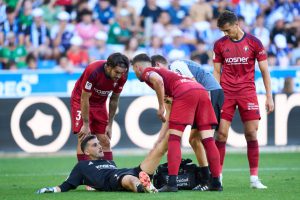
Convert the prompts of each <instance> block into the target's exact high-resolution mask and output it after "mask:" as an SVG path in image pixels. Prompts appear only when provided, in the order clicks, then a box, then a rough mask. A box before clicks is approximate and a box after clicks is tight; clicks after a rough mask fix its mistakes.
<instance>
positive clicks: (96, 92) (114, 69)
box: [71, 53, 129, 161]
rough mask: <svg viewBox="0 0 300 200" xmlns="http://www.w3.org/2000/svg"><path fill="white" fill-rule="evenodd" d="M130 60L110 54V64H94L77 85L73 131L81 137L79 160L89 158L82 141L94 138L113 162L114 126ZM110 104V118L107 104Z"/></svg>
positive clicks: (72, 105) (72, 103) (73, 96)
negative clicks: (85, 137)
mask: <svg viewBox="0 0 300 200" xmlns="http://www.w3.org/2000/svg"><path fill="white" fill-rule="evenodd" d="M128 68H129V60H128V58H127V57H126V56H124V55H122V54H120V53H114V54H111V55H110V56H109V57H108V59H107V61H105V60H99V61H95V62H92V63H91V64H89V65H88V66H87V68H86V69H85V70H84V72H83V74H82V75H81V77H80V78H79V80H78V81H77V82H76V84H75V87H74V90H73V92H72V96H71V115H72V129H73V132H74V133H75V134H77V135H78V145H77V158H78V161H80V160H87V159H88V158H87V157H86V156H85V155H84V154H83V152H82V151H81V149H80V139H79V138H81V137H82V135H83V137H82V138H84V136H86V135H88V134H89V133H92V134H95V135H96V136H97V138H98V139H99V141H100V144H101V146H102V147H103V153H104V158H105V159H106V160H112V159H113V155H112V151H111V148H110V139H111V134H112V123H113V119H114V116H115V113H116V109H117V107H118V103H119V97H120V93H121V91H122V89H123V85H124V84H125V82H126V80H127V74H128ZM110 93H112V95H111V97H110V101H109V114H108V113H107V109H106V100H107V97H108V95H109V94H110Z"/></svg>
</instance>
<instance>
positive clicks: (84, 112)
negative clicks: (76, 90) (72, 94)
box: [79, 90, 92, 137]
mask: <svg viewBox="0 0 300 200" xmlns="http://www.w3.org/2000/svg"><path fill="white" fill-rule="evenodd" d="M91 96H92V93H91V92H86V91H84V90H82V93H81V98H80V109H81V117H82V121H83V125H82V127H81V129H80V132H79V137H84V136H86V135H87V134H89V133H90V126H89V110H90V101H89V100H90V97H91Z"/></svg>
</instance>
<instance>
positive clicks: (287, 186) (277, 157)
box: [0, 152, 300, 200]
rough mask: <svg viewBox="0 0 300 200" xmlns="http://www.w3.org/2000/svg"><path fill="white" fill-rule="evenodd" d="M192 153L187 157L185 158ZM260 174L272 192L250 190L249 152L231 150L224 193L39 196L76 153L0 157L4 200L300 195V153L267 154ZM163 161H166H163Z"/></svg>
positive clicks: (122, 161) (62, 175)
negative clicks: (63, 155) (58, 155)
mask: <svg viewBox="0 0 300 200" xmlns="http://www.w3.org/2000/svg"><path fill="white" fill-rule="evenodd" d="M187 157H189V158H192V159H193V160H194V161H195V157H194V156H193V155H186V154H185V155H183V158H187ZM260 158H261V159H260V178H261V179H262V181H263V183H264V184H266V185H267V186H268V189H267V190H254V189H250V188H249V172H248V162H247V156H246V155H245V154H235V153H229V154H228V155H227V156H226V158H225V166H224V171H223V177H224V178H223V185H224V191H223V192H193V191H180V192H178V193H157V194H135V193H131V192H89V191H85V190H84V187H79V188H78V189H77V190H73V191H70V192H67V193H57V194H41V195H37V194H35V191H36V190H37V189H39V188H42V187H45V186H55V185H58V184H60V183H61V182H62V181H64V180H65V179H66V177H67V175H68V173H69V172H70V170H71V169H72V167H73V166H74V164H75V162H76V160H75V155H74V156H73V157H71V156H66V157H43V158H42V157H33V158H0V200H32V199H41V200H43V199H45V200H51V199H55V200H60V199H61V200H75V199H80V200H89V199H93V200H94V199H99V200H101V199H107V200H113V199H123V200H124V199H130V200H139V199H143V200H148V199H155V200H160V199H171V200H176V199H180V200H183V199H195V200H196V199H203V200H209V199H216V200H235V199H237V200H251V199H253V200H260V199H262V200H266V199H270V200H277V199H278V200H284V199H287V200H293V199H300V153H299V152H296V153H262V154H261V157H260ZM142 159H143V156H115V161H116V163H117V165H118V166H119V167H133V166H137V165H138V164H139V163H140V162H141V161H142ZM164 161H165V160H163V161H162V162H164Z"/></svg>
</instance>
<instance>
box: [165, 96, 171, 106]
mask: <svg viewBox="0 0 300 200" xmlns="http://www.w3.org/2000/svg"><path fill="white" fill-rule="evenodd" d="M164 101H165V103H166V104H172V101H173V98H172V97H168V96H165V98H164Z"/></svg>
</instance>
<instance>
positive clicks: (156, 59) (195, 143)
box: [151, 55, 224, 190]
mask: <svg viewBox="0 0 300 200" xmlns="http://www.w3.org/2000/svg"><path fill="white" fill-rule="evenodd" d="M151 61H152V66H156V67H165V68H167V67H168V62H167V60H166V59H165V58H164V57H163V56H161V55H154V56H152V57H151ZM169 69H170V70H171V71H173V72H177V73H179V74H181V75H184V76H186V77H189V78H192V79H194V80H195V81H197V82H198V83H200V84H201V85H202V86H203V87H204V88H205V89H206V90H207V91H209V95H210V100H211V104H212V106H213V108H214V111H215V114H216V118H217V120H218V122H220V114H221V113H220V111H221V108H222V105H223V101H224V93H223V90H222V88H221V86H220V84H219V83H218V82H217V81H216V79H215V78H214V76H213V75H212V74H211V73H210V72H208V71H206V70H205V69H204V68H203V67H202V66H201V65H200V64H198V63H196V62H193V61H190V60H176V61H174V62H172V63H171V65H170V66H169ZM168 108H169V106H166V109H167V110H168ZM166 113H169V112H168V111H167V112H166ZM166 118H168V116H167V115H166ZM163 126H168V123H164V124H163ZM215 129H216V130H217V129H218V126H216V127H215ZM162 130H163V131H167V130H168V129H167V128H162ZM161 134H163V135H165V133H161ZM189 142H190V145H191V146H192V148H193V150H194V152H195V154H196V158H197V160H198V163H199V166H200V170H201V174H202V179H203V183H202V184H201V185H199V186H197V187H196V188H194V189H195V190H196V189H202V190H203V188H204V187H205V185H203V184H206V183H207V182H208V181H209V178H210V176H209V169H208V163H207V158H206V154H205V150H204V147H203V144H202V143H201V138H200V134H199V133H198V130H197V125H196V124H193V126H192V130H191V133H190V138H189Z"/></svg>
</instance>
